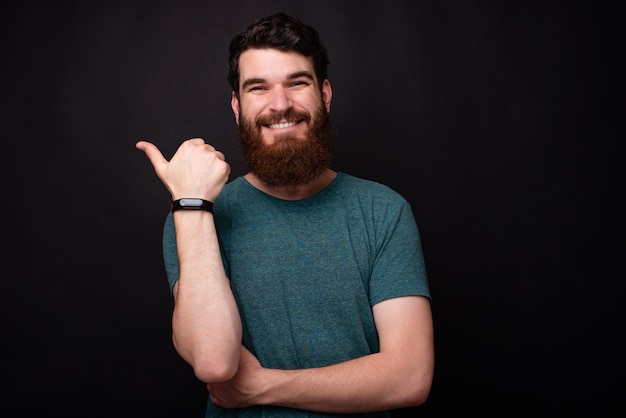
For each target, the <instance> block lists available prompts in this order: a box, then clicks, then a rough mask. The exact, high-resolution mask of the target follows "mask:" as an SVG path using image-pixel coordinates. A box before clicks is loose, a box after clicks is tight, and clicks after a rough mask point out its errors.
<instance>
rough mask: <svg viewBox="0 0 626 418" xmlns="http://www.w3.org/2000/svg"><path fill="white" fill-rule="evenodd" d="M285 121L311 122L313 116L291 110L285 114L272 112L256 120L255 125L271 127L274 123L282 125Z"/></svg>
mask: <svg viewBox="0 0 626 418" xmlns="http://www.w3.org/2000/svg"><path fill="white" fill-rule="evenodd" d="M283 120H287V121H295V120H297V121H304V122H307V123H308V122H311V114H310V113H309V112H307V111H304V110H295V109H293V108H289V109H287V110H285V111H284V112H272V113H271V114H269V115H260V116H258V117H257V118H256V121H255V124H256V126H257V127H261V126H262V125H271V124H274V123H280V122H281V121H283Z"/></svg>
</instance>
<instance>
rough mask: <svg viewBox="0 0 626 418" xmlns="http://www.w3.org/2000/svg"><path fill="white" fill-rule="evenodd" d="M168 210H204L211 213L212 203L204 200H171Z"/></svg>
mask: <svg viewBox="0 0 626 418" xmlns="http://www.w3.org/2000/svg"><path fill="white" fill-rule="evenodd" d="M170 210H171V211H172V212H175V211H177V210H204V211H207V212H211V213H213V202H211V201H209V200H205V199H199V198H195V197H194V198H191V197H185V198H182V199H176V200H172V203H171V204H170Z"/></svg>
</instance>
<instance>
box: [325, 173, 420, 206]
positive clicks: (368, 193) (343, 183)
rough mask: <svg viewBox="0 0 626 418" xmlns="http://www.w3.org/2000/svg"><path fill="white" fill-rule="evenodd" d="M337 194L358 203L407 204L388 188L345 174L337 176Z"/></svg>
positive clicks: (398, 194)
mask: <svg viewBox="0 0 626 418" xmlns="http://www.w3.org/2000/svg"><path fill="white" fill-rule="evenodd" d="M337 189H338V192H339V193H340V194H341V195H343V196H346V197H347V198H349V199H356V200H358V201H360V202H372V203H380V204H386V205H388V204H393V205H401V206H403V205H406V204H408V202H407V201H406V199H405V198H404V197H403V196H402V195H400V193H398V192H397V191H395V190H394V189H392V188H391V187H390V186H388V185H385V184H382V183H379V182H376V181H373V180H368V179H364V178H360V177H355V176H353V175H350V174H346V173H339V174H338V176H337Z"/></svg>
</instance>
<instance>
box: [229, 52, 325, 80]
mask: <svg viewBox="0 0 626 418" xmlns="http://www.w3.org/2000/svg"><path fill="white" fill-rule="evenodd" d="M307 71H308V72H310V73H311V74H312V75H313V76H315V73H314V66H313V58H312V57H307V56H304V55H302V54H301V53H299V52H297V51H282V50H279V49H275V48H251V49H247V50H245V51H244V52H243V53H242V54H241V56H240V57H239V74H240V77H242V78H243V77H246V78H247V77H255V78H259V77H260V78H263V77H264V74H266V76H270V75H279V74H281V73H282V75H289V74H293V73H296V72H307Z"/></svg>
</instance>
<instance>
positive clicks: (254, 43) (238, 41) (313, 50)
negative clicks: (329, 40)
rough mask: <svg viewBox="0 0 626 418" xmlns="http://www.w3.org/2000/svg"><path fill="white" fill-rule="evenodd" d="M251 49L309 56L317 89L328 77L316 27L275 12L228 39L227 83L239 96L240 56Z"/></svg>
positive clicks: (322, 45)
mask: <svg viewBox="0 0 626 418" xmlns="http://www.w3.org/2000/svg"><path fill="white" fill-rule="evenodd" d="M250 48H275V49H279V50H281V51H296V52H298V53H300V54H302V55H304V56H305V57H312V58H313V67H314V68H315V75H316V77H317V80H318V82H319V83H320V88H321V85H322V81H324V80H325V79H326V78H328V73H327V66H328V64H329V61H328V52H327V50H326V46H325V45H324V43H323V42H322V40H321V39H320V36H319V33H318V32H317V30H316V29H315V28H313V27H312V26H309V25H306V24H304V23H303V22H302V21H300V19H298V18H297V17H294V16H289V15H287V14H285V13H276V14H274V15H271V16H267V17H264V18H261V19H258V20H256V21H255V22H254V23H252V24H251V25H250V26H248V28H247V29H246V30H245V31H243V32H240V33H238V34H237V35H236V36H235V37H234V38H233V40H232V41H231V42H230V48H229V53H230V55H229V59H228V83H229V84H230V86H231V87H232V89H233V91H234V92H235V93H236V94H237V95H239V57H241V54H242V53H243V52H244V51H246V50H247V49H250Z"/></svg>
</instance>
